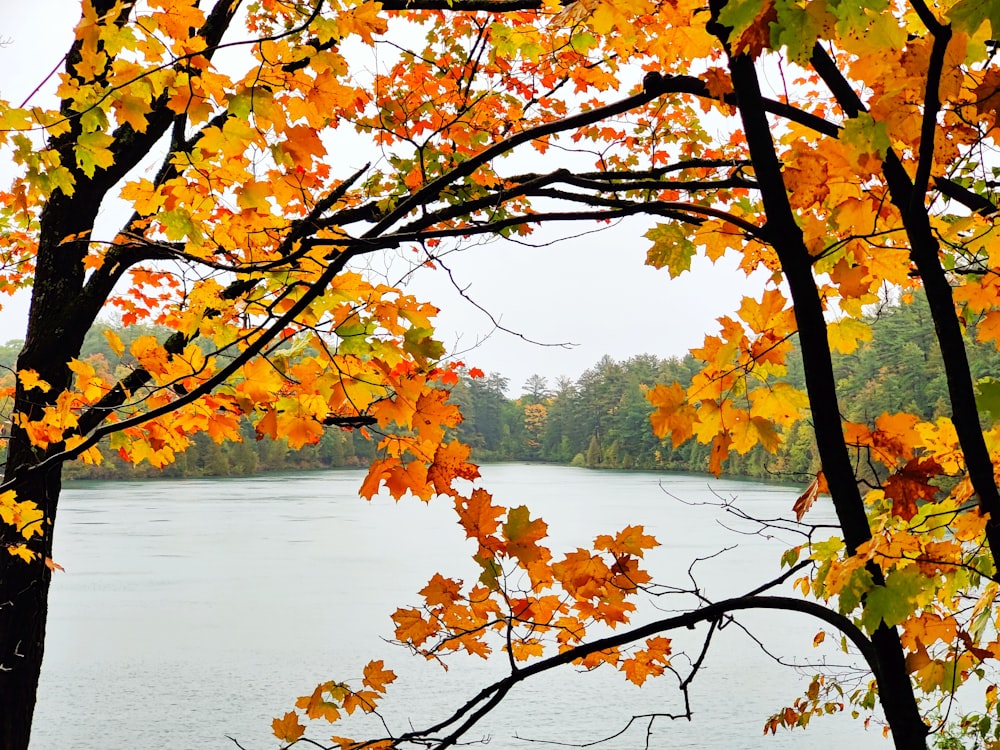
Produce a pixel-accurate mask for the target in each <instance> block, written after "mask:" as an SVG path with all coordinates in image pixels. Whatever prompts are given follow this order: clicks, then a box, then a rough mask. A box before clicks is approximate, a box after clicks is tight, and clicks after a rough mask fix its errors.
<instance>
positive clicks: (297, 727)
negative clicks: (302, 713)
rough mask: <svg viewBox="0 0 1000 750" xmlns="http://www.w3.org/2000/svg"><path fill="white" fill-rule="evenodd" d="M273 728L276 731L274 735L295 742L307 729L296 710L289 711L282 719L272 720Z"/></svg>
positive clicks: (284, 740)
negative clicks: (300, 721) (301, 722)
mask: <svg viewBox="0 0 1000 750" xmlns="http://www.w3.org/2000/svg"><path fill="white" fill-rule="evenodd" d="M271 729H272V730H273V731H274V736H275V737H277V738H278V739H279V740H281V741H282V742H295V741H296V740H298V739H299V738H300V737H301V736H302V735H303V734H305V731H306V728H305V727H304V726H302V724H300V723H299V717H298V716H297V715H296V714H295V712H294V711H289V712H288V713H286V714H285V715H284V716H283V717H281V718H280V719H275V720H274V721H272V722H271Z"/></svg>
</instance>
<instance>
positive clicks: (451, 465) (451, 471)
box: [427, 440, 479, 495]
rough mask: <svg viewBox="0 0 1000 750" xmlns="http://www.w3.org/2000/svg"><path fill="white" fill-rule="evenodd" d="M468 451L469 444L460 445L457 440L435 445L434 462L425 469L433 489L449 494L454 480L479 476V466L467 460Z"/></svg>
mask: <svg viewBox="0 0 1000 750" xmlns="http://www.w3.org/2000/svg"><path fill="white" fill-rule="evenodd" d="M470 452H471V450H470V448H469V446H467V445H462V444H461V443H459V442H458V441H457V440H453V441H452V442H450V443H447V444H445V443H442V444H441V445H439V446H438V447H437V449H436V450H435V451H434V462H433V463H432V464H431V465H430V467H429V468H428V470H427V480H428V481H429V482H430V483H431V484H432V485H433V486H434V489H435V491H437V492H438V493H440V494H442V495H448V494H451V491H452V490H451V485H452V482H453V481H454V480H456V479H475V478H476V477H478V476H479V468H478V467H477V466H476V465H475V464H470V463H469V462H468V461H467V459H468V458H469V453H470Z"/></svg>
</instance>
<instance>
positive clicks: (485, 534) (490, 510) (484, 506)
mask: <svg viewBox="0 0 1000 750" xmlns="http://www.w3.org/2000/svg"><path fill="white" fill-rule="evenodd" d="M455 510H457V511H458V519H459V524H460V525H461V526H462V528H463V529H465V535H466V538H468V539H475V540H477V541H478V542H479V543H480V544H485V543H486V540H487V539H488V538H489V537H491V536H492V535H493V534H495V533H496V532H497V529H499V528H500V516H501V515H503V512H504V509H503V508H502V507H500V506H499V505H494V504H493V496H492V495H490V493H489V492H487V491H486V490H484V489H482V488H478V487H477V488H476V489H475V490H473V491H472V494H471V495H470V496H469V497H468V498H465V497H462V496H460V495H456V496H455Z"/></svg>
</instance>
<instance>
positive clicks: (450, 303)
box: [0, 0, 762, 395]
mask: <svg viewBox="0 0 1000 750" xmlns="http://www.w3.org/2000/svg"><path fill="white" fill-rule="evenodd" d="M78 13H79V11H78V3H77V2H76V0H44V1H43V2H34V3H24V2H20V3H11V4H8V5H7V8H6V9H5V10H4V11H3V17H4V18H3V24H2V27H0V29H2V31H0V34H2V38H3V39H4V42H5V44H4V45H3V46H2V47H0V96H2V97H3V98H4V99H7V100H9V101H13V102H14V103H17V104H20V103H21V102H22V100H23V99H24V98H25V97H26V96H27V95H28V94H29V93H30V92H32V91H33V90H34V89H35V87H36V86H38V84H40V83H41V82H42V81H43V80H44V79H45V77H46V76H47V75H48V74H49V72H50V71H51V70H52V69H53V68H54V67H55V66H56V65H58V64H59V61H60V59H61V56H62V55H63V54H64V52H65V50H66V48H67V46H68V44H69V40H70V39H71V38H72V28H73V26H74V24H75V22H76V19H77V17H78ZM33 101H37V102H38V103H41V101H39V100H33ZM538 159H539V163H538V164H537V165H536V166H535V167H534V168H535V169H538V170H541V169H545V168H547V167H546V165H545V164H544V162H543V161H542V157H540V156H539V157H538ZM351 160H352V161H353V160H354V159H353V158H352V159H351ZM0 175H3V170H2V168H0ZM8 175H9V173H8ZM4 179H6V178H4ZM651 225H652V221H651V220H646V221H644V220H638V219H635V220H630V221H627V222H623V223H621V224H619V225H618V226H615V227H611V228H606V229H603V230H601V231H591V230H593V229H595V227H587V226H584V225H582V224H574V225H568V226H564V227H560V228H550V229H547V230H546V231H545V233H544V235H542V234H540V235H539V236H538V237H535V238H529V240H528V241H529V242H533V243H537V244H543V245H545V246H543V247H526V246H523V245H518V244H515V243H511V242H506V241H502V240H499V241H495V242H491V243H486V244H482V245H478V246H474V247H471V248H469V249H465V250H462V251H461V252H458V253H453V254H451V255H450V256H448V259H447V263H448V266H449V268H450V269H451V271H452V273H453V276H454V280H455V282H456V283H457V284H458V285H459V286H460V287H461V288H463V289H465V293H466V294H467V295H468V296H469V297H470V298H472V299H473V300H474V301H475V302H476V303H477V304H478V305H481V306H482V307H483V308H485V309H486V310H488V311H489V313H490V314H491V315H492V316H493V317H495V318H496V319H497V320H498V321H499V322H500V323H501V325H502V326H503V327H504V328H507V329H510V330H511V331H514V332H515V333H506V332H504V331H501V330H497V329H496V328H495V327H494V326H493V324H492V322H491V321H490V318H489V316H488V315H487V314H486V313H484V312H481V311H480V310H478V309H477V308H476V307H475V306H474V305H473V304H471V303H470V302H468V301H466V300H464V299H463V298H462V296H461V295H460V294H459V293H458V291H456V289H455V288H454V286H453V284H452V281H451V279H450V278H449V277H448V275H447V274H446V273H444V272H443V271H442V270H437V271H431V270H425V269H421V270H419V271H418V272H416V273H415V274H414V276H413V277H412V279H411V281H410V283H409V289H410V290H411V291H412V292H413V293H414V294H416V295H417V296H419V297H422V298H425V299H427V300H429V301H431V302H433V303H434V304H435V305H437V306H438V307H439V308H441V314H440V316H439V319H438V324H439V333H440V337H441V338H442V340H443V341H444V343H445V344H446V346H448V347H449V348H450V349H451V350H454V351H458V352H462V354H461V359H462V360H463V361H465V362H466V364H467V365H468V366H470V367H479V368H481V369H482V370H484V371H487V372H490V371H497V372H500V373H501V374H503V375H505V376H506V377H508V378H509V379H510V386H511V389H510V390H511V393H512V394H513V395H517V394H519V393H520V391H521V386H522V385H523V383H524V381H525V380H526V379H527V377H528V376H529V375H532V374H535V373H538V374H541V375H544V376H546V377H548V378H549V379H550V381H554V380H555V378H557V377H558V376H560V375H568V376H570V377H572V378H576V377H578V376H579V375H580V374H581V373H582V372H583V371H584V370H585V369H587V368H588V367H590V366H592V365H593V364H595V363H596V362H597V360H599V359H600V358H601V357H602V356H603V355H605V354H608V355H611V356H612V357H614V358H615V359H625V358H628V357H630V356H633V355H635V354H643V353H650V354H655V355H657V356H660V357H669V356H675V355H676V356H680V355H683V354H684V353H685V352H686V351H687V350H688V349H689V348H691V347H692V346H697V345H699V344H700V343H701V341H702V337H703V336H704V334H705V333H706V332H714V331H715V330H716V328H717V326H716V324H715V318H717V317H718V316H720V315H723V314H726V313H729V312H731V311H732V310H734V309H735V308H737V307H738V306H739V300H740V298H741V297H742V296H743V295H745V294H749V295H753V294H756V293H758V292H759V289H760V287H761V286H762V282H759V283H756V282H755V283H751V282H749V281H748V280H747V279H746V277H745V276H744V275H743V273H742V272H740V271H738V270H736V268H735V263H725V262H723V263H720V264H717V265H715V266H713V265H712V264H711V263H710V262H708V261H706V260H704V259H695V261H694V262H693V264H692V271H691V272H688V273H686V274H684V275H683V276H682V277H680V278H678V279H670V278H669V277H668V275H667V273H666V271H656V270H654V269H652V268H649V267H646V266H645V265H644V259H645V254H646V249H647V247H648V245H649V241H648V240H646V239H644V238H643V236H642V234H643V233H644V232H645V231H646V230H647V229H648V228H649V226H651ZM588 232H589V233H588ZM581 233H583V234H581ZM559 237H570V239H565V240H562V241H560V242H556V243H555V244H548V243H549V241H550V240H554V239H557V238H559ZM402 254H403V255H404V256H405V255H406V252H405V251H403V252H402ZM372 267H373V268H375V269H379V270H381V271H387V272H388V273H389V275H390V279H391V278H392V275H393V274H395V275H397V276H398V273H399V269H401V268H402V267H403V266H402V265H401V264H400V263H399V262H398V260H397V261H396V262H393V263H390V261H389V260H385V259H373V260H372ZM0 301H2V302H3V310H2V311H0V340H3V341H6V340H8V339H13V338H22V337H23V335H24V321H25V317H26V310H27V302H26V300H25V299H24V298H18V299H13V300H0ZM515 334H520V336H518V335H515ZM521 336H523V338H521ZM525 339H527V340H525ZM531 341H534V342H539V343H537V344H536V343H530V342H531ZM542 344H550V345H551V346H543V345H542ZM558 344H571V346H565V347H563V346H557V345H558Z"/></svg>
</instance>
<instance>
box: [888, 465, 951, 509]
mask: <svg viewBox="0 0 1000 750" xmlns="http://www.w3.org/2000/svg"><path fill="white" fill-rule="evenodd" d="M940 475H941V465H940V464H939V463H938V462H937V461H936V460H934V459H933V458H923V459H921V458H912V459H910V460H909V461H908V462H907V464H906V466H904V467H903V468H902V469H900V470H899V471H898V472H896V473H895V474H893V475H892V476H890V477H889V478H888V479H886V480H885V482H883V483H882V489H883V491H884V492H885V496H886V497H888V498H890V499H891V500H892V512H893V513H894V514H895V515H897V516H899V517H900V518H902V519H903V520H904V521H909V520H910V519H911V518H913V516H915V515H916V514H917V503H918V502H920V501H921V500H924V501H931V500H933V499H934V497H935V496H936V495H937V493H938V491H939V490H938V488H937V487H935V486H934V485H933V484H931V483H930V481H931V480H932V479H934V478H935V477H938V476H940Z"/></svg>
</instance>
